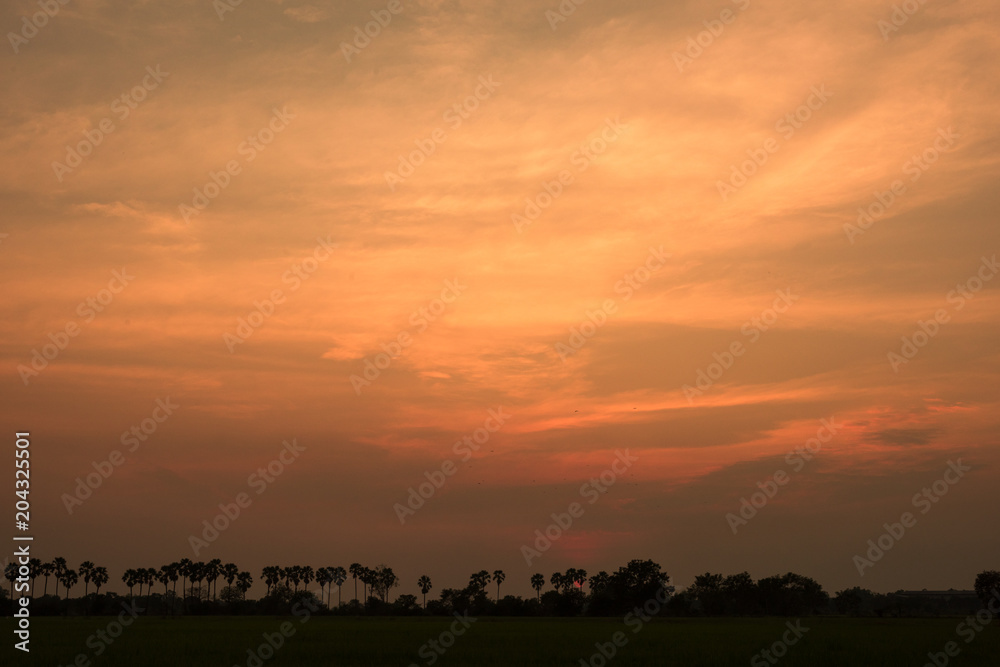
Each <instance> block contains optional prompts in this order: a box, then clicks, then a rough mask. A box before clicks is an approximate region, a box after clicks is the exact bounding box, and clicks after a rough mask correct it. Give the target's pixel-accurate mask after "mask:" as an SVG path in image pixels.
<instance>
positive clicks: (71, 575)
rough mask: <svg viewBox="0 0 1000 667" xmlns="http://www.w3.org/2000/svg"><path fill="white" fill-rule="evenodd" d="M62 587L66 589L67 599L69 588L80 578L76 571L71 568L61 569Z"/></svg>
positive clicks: (67, 597)
mask: <svg viewBox="0 0 1000 667" xmlns="http://www.w3.org/2000/svg"><path fill="white" fill-rule="evenodd" d="M60 580H61V581H62V585H63V587H64V588H65V589H66V599H67V600H68V599H69V590H70V589H71V588H73V587H74V586H76V582H77V581H79V580H80V577H78V576H77V574H76V572H75V571H73V570H65V571H63V574H62V577H60Z"/></svg>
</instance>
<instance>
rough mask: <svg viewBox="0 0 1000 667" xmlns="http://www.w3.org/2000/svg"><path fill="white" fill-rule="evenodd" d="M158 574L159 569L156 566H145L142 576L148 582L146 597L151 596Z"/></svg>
mask: <svg viewBox="0 0 1000 667" xmlns="http://www.w3.org/2000/svg"><path fill="white" fill-rule="evenodd" d="M158 574H159V571H158V570H157V569H156V568H153V567H147V568H143V570H142V577H143V580H144V581H145V582H146V597H149V596H150V595H152V594H153V584H155V583H156V580H157V575H158Z"/></svg>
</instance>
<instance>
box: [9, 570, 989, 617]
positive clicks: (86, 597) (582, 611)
mask: <svg viewBox="0 0 1000 667" xmlns="http://www.w3.org/2000/svg"><path fill="white" fill-rule="evenodd" d="M27 569H28V572H27V575H26V576H25V577H23V578H21V577H20V574H19V572H18V569H17V566H16V565H14V564H13V563H12V564H10V565H8V566H7V567H6V569H5V570H4V576H5V578H6V579H7V581H8V582H9V583H10V597H13V596H14V595H15V585H18V586H23V587H24V589H21V588H18V589H17V593H18V597H20V596H21V595H22V594H25V593H26V594H28V595H30V596H31V597H35V596H36V593H38V590H37V589H38V588H39V587H41V589H42V590H41V594H40V595H39V596H38V597H37V598H36V600H35V602H34V603H33V605H32V612H33V614H39V615H46V614H50V615H66V614H69V615H86V614H95V615H99V614H113V613H118V612H119V611H120V608H121V604H122V603H123V602H135V603H136V605H137V606H139V607H140V608H142V609H143V610H144V611H143V613H144V614H147V615H149V614H158V615H179V614H194V615H207V614H234V615H252V614H282V613H288V611H289V610H290V609H291V607H292V605H294V604H295V602H297V601H300V600H303V599H308V600H309V601H310V602H311V603H312V604H315V605H317V606H318V607H319V608H320V609H322V610H323V613H330V614H345V615H400V616H403V615H430V616H445V615H451V614H454V613H459V614H466V613H467V614H470V615H473V616H620V615H624V614H627V613H628V612H629V611H632V610H633V609H635V608H636V607H642V606H643V605H644V604H646V603H647V602H649V601H651V600H666V602H665V603H664V604H662V605H659V604H657V605H656V607H657V613H658V614H659V615H669V616H789V617H790V616H809V615H814V614H839V615H844V616H934V615H948V614H962V613H968V612H969V611H974V610H975V607H977V606H978V604H979V603H981V604H982V605H984V606H985V605H986V604H987V601H988V600H990V599H991V597H993V596H1000V572H996V571H986V572H982V573H980V574H979V576H978V577H976V581H975V595H976V597H975V598H970V596H969V595H968V594H963V592H961V591H954V594H953V595H952V594H943V595H942V594H937V595H932V594H921V593H919V592H918V593H913V592H910V593H907V592H903V591H897V592H896V593H889V594H877V593H873V592H872V591H869V590H867V589H864V588H859V587H855V588H850V589H846V590H842V591H839V592H837V593H836V594H835V595H834V596H833V597H831V596H830V595H829V594H828V593H827V592H826V591H824V590H823V587H822V586H820V584H819V583H817V582H816V581H815V580H813V579H810V578H809V577H805V576H802V575H799V574H795V573H791V572H790V573H788V574H784V575H775V576H773V577H767V578H764V579H760V580H757V581H755V580H754V579H753V578H752V577H751V576H750V575H749V574H747V573H746V572H741V573H739V574H733V575H729V576H723V575H721V574H712V573H705V574H703V575H700V576H698V577H695V580H694V583H693V584H692V585H691V586H690V587H688V588H686V589H684V590H682V591H679V592H676V591H675V589H674V587H673V586H672V585H670V577H669V576H668V575H667V573H666V572H663V571H662V569H661V567H660V565H659V564H657V563H655V562H653V561H651V560H632V561H630V562H629V563H628V564H627V565H625V566H623V567H620V568H618V569H617V570H616V571H614V572H612V573H610V574H609V573H608V572H605V571H600V572H597V573H596V574H594V575H588V573H587V571H586V570H581V569H576V568H570V569H568V570H566V571H565V572H555V573H553V574H552V575H551V576H549V577H548V578H546V577H545V576H544V575H543V574H541V573H537V574H533V575H531V576H530V578H529V583H530V584H531V587H532V589H534V591H535V596H534V597H529V598H527V599H525V598H522V597H520V596H513V595H502V586H503V584H504V583H505V582H506V581H507V575H506V574H505V573H504V572H503V571H502V570H494V571H493V572H492V573H491V572H489V571H488V570H480V571H478V572H475V573H473V574H472V575H471V576H470V577H469V583H468V585H467V586H465V587H464V588H445V589H442V590H441V591H440V593H439V594H438V596H437V598H436V599H435V598H433V597H432V598H431V599H430V600H428V599H427V596H428V594H429V593H430V592H431V591H432V590H433V589H434V585H433V582H432V581H431V579H430V577H428V576H427V575H424V576H421V577H420V578H419V579H418V580H417V581H415V582H413V583H414V584H415V585H416V586H417V589H418V590H419V591H420V593H421V597H420V598H418V597H417V596H415V595H410V594H403V595H399V596H397V597H396V598H395V599H392V591H393V589H395V588H397V587H399V585H400V581H399V578H398V577H397V576H396V574H395V573H394V572H393V570H392V568H390V567H388V566H386V565H378V566H376V567H375V568H369V567H366V566H363V565H360V564H359V563H352V564H351V565H350V567H348V568H347V569H345V568H343V567H339V566H336V567H333V566H331V567H320V568H317V569H313V568H312V567H310V566H298V565H296V566H290V567H279V566H268V567H265V568H263V570H262V571H261V575H260V577H259V578H258V579H259V581H261V582H262V583H263V584H264V585H265V586H266V592H265V594H264V596H263V597H261V598H259V599H257V600H251V599H247V592H248V591H249V590H250V588H251V586H252V585H253V582H254V577H253V575H252V574H251V573H250V572H247V571H244V570H240V569H239V568H238V567H237V566H236V565H235V564H233V563H222V561H220V560H218V559H215V560H211V561H208V562H207V563H206V562H193V561H191V560H189V559H186V558H185V559H182V560H180V561H178V562H175V563H170V564H167V565H164V566H162V567H160V568H134V569H133V568H130V569H128V570H126V571H125V572H124V573H123V574H122V576H121V581H122V582H123V583H124V584H125V585H126V586H127V587H128V591H129V593H128V595H127V596H121V595H118V594H116V593H101V588H102V587H104V586H105V585H106V584H107V583H108V581H109V576H108V571H107V569H106V568H104V567H100V566H97V565H95V564H94V563H92V562H90V561H84V562H83V563H81V564H80V566H79V567H78V568H77V569H76V570H73V569H70V568H69V567H68V566H67V563H66V559H64V558H61V557H60V558H55V559H53V560H52V561H51V562H48V563H43V562H42V561H41V560H39V559H31V563H30V565H29V566H28V568H27ZM39 580H40V581H39ZM50 580H51V581H50ZM220 581H221V582H223V587H222V590H221V591H220V590H219V582H220ZM50 584H51V585H52V587H53V592H52V593H51V594H50V593H49V586H50ZM81 584H82V588H83V590H82V591H80V585H81ZM178 584H179V586H180V592H179V593H178ZM311 584H318V586H319V590H318V591H315V589H314V590H309V587H310V585H311ZM344 584H347V585H348V591H347V595H348V600H347V601H344V590H343V587H344ZM60 586H61V587H62V594H61V595H60ZM359 586H360V591H359ZM334 587H336V591H334ZM547 587H550V588H549V590H545V589H546V588H547ZM74 590H76V591H79V592H82V594H83V595H82V597H77V598H72V597H71V596H70V593H71V592H72V591H74ZM317 593H318V595H317ZM976 598H978V599H976ZM970 607H971V609H970ZM0 609H2V611H3V612H4V613H6V614H9V613H11V609H12V602H11V600H10V599H9V598H8V593H7V591H6V590H0Z"/></svg>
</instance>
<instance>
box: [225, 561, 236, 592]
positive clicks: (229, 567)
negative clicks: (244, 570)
mask: <svg viewBox="0 0 1000 667" xmlns="http://www.w3.org/2000/svg"><path fill="white" fill-rule="evenodd" d="M238 576H240V568H238V567H236V563H226V564H225V565H223V566H222V578H223V579H225V580H226V583H227V584H228V585H229V586H230V587H232V585H233V582H234V581H236V577H238Z"/></svg>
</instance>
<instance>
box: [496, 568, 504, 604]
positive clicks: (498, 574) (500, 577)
mask: <svg viewBox="0 0 1000 667" xmlns="http://www.w3.org/2000/svg"><path fill="white" fill-rule="evenodd" d="M506 578H507V575H506V574H504V573H503V570H493V581H495V582H496V584H497V602H500V584H502V583H503V580H504V579H506Z"/></svg>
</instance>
